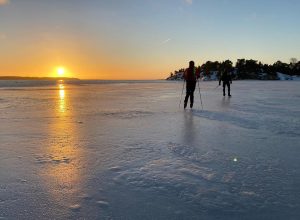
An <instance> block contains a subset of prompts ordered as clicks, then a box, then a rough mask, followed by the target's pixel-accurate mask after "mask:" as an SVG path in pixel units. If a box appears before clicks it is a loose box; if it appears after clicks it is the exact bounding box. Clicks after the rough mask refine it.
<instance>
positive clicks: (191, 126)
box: [183, 110, 197, 144]
mask: <svg viewBox="0 0 300 220" xmlns="http://www.w3.org/2000/svg"><path fill="white" fill-rule="evenodd" d="M183 125H184V126H183V142H184V143H188V144H193V143H194V142H195V137H196V132H197V131H196V128H195V123H194V115H193V112H192V110H190V111H189V112H186V113H185V114H184V123H183Z"/></svg>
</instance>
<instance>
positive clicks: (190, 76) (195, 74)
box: [184, 67, 200, 82]
mask: <svg viewBox="0 0 300 220" xmlns="http://www.w3.org/2000/svg"><path fill="white" fill-rule="evenodd" d="M199 77H200V69H197V68H196V67H194V68H193V69H191V68H187V69H186V70H185V72H184V79H185V81H191V82H196V81H197V79H198V78H199Z"/></svg>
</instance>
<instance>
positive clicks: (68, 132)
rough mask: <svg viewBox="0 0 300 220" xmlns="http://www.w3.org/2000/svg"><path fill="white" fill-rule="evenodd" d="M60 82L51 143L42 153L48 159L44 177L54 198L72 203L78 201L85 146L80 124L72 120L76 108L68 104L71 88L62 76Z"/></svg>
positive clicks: (51, 127)
mask: <svg viewBox="0 0 300 220" xmlns="http://www.w3.org/2000/svg"><path fill="white" fill-rule="evenodd" d="M57 86H58V93H56V94H57V95H56V97H55V99H54V100H55V105H56V106H55V108H54V109H55V111H53V116H54V117H53V121H52V122H51V123H50V126H49V134H48V143H47V146H46V147H45V148H44V150H43V153H42V156H41V157H42V160H43V161H44V162H45V163H46V166H45V169H44V171H43V177H44V178H45V185H46V186H47V187H48V191H49V194H50V195H51V196H52V197H53V199H54V200H55V201H57V202H59V203H61V205H64V206H65V205H67V206H70V207H71V206H74V204H77V203H78V201H77V196H76V195H77V194H78V193H79V192H80V190H81V182H82V170H81V167H82V166H81V165H80V162H81V161H82V158H83V150H82V148H81V147H80V134H79V131H78V128H77V127H76V124H74V122H73V112H72V111H71V110H70V108H69V107H68V105H69V104H70V102H69V97H68V95H69V92H68V93H66V89H65V84H64V82H63V81H62V80H60V81H59V82H58V84H57Z"/></svg>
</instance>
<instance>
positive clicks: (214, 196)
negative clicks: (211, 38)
mask: <svg viewBox="0 0 300 220" xmlns="http://www.w3.org/2000/svg"><path fill="white" fill-rule="evenodd" d="M26 83H27V84H28V83H29V84H28V85H27V84H26V87H20V86H17V87H16V86H15V85H14V86H13V87H12V86H10V87H9V86H5V87H2V88H1V89H0V92H1V98H0V138H1V142H0V218H1V219H299V218H300V196H299V195H300V187H299V186H300V163H299V156H300V146H299V143H300V89H299V88H300V82H296V81H234V82H233V84H232V95H233V96H232V97H231V98H228V97H227V96H226V97H223V96H222V89H221V88H220V87H218V88H217V89H215V87H216V83H217V82H201V83H200V86H201V93H202V100H203V105H204V110H201V105H200V99H199V92H198V90H196V91H195V102H196V103H195V107H194V109H193V110H190V109H187V110H183V109H182V107H183V106H181V109H179V107H178V106H179V101H180V95H181V89H182V82H161V81H159V82H138V83H136V82H134V83H133V82H123V83H122V82H118V83H110V82H106V83H101V82H91V81H86V82H85V83H84V84H81V85H74V84H72V83H71V84H65V85H64V86H63V87H59V86H57V85H43V86H42V87H39V86H35V87H32V86H29V85H34V83H33V82H31V83H30V82H26ZM197 89H198V88H197ZM181 104H182V103H181Z"/></svg>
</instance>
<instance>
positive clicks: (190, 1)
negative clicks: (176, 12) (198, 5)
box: [184, 0, 193, 5]
mask: <svg viewBox="0 0 300 220" xmlns="http://www.w3.org/2000/svg"><path fill="white" fill-rule="evenodd" d="M184 1H185V3H187V4H188V5H191V4H193V0H184Z"/></svg>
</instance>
